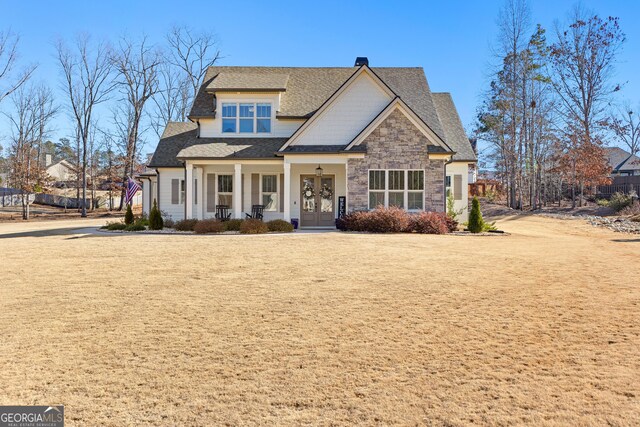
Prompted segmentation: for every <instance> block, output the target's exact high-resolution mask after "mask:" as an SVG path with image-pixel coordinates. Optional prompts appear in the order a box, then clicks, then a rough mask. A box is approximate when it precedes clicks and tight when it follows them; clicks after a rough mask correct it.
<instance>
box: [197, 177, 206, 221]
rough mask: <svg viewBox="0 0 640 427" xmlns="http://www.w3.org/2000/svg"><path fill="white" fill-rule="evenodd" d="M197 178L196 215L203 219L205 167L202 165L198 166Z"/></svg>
mask: <svg viewBox="0 0 640 427" xmlns="http://www.w3.org/2000/svg"><path fill="white" fill-rule="evenodd" d="M196 178H197V180H198V188H196V192H197V193H198V197H197V198H198V206H197V208H196V217H197V218H198V219H202V218H203V212H204V205H205V203H204V197H203V195H204V191H202V190H203V188H204V169H203V168H202V167H198V168H196Z"/></svg>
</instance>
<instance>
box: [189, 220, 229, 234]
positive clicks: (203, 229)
mask: <svg viewBox="0 0 640 427" xmlns="http://www.w3.org/2000/svg"><path fill="white" fill-rule="evenodd" d="M224 230H225V228H224V223H222V222H221V221H218V220H217V219H203V220H202V221H198V222H197V223H196V225H194V226H193V231H195V232H196V233H197V234H209V233H222V232H223V231H224Z"/></svg>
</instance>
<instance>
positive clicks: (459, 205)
mask: <svg viewBox="0 0 640 427" xmlns="http://www.w3.org/2000/svg"><path fill="white" fill-rule="evenodd" d="M446 168H447V172H446V173H447V176H449V177H451V191H453V185H454V178H453V177H454V175H461V176H462V200H456V201H455V210H456V211H459V210H461V209H462V210H463V212H462V215H460V216H459V217H458V221H459V222H465V221H467V220H468V219H469V171H468V169H469V164H468V163H467V162H453V163H450V164H448V165H447V166H446ZM445 206H446V205H445Z"/></svg>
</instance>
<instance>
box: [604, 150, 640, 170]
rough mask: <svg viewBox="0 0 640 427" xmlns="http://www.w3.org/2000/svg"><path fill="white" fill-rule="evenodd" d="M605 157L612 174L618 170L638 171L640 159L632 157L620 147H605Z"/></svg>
mask: <svg viewBox="0 0 640 427" xmlns="http://www.w3.org/2000/svg"><path fill="white" fill-rule="evenodd" d="M605 150H606V156H607V160H608V161H609V165H610V166H611V169H613V172H617V171H619V170H640V157H638V156H632V155H631V153H629V152H628V151H625V150H623V149H622V148H620V147H606V148H605Z"/></svg>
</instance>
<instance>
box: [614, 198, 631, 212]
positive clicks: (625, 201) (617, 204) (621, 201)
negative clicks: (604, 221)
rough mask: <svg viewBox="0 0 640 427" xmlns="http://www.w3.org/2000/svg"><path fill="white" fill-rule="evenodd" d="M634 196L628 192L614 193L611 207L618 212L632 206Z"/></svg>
mask: <svg viewBox="0 0 640 427" xmlns="http://www.w3.org/2000/svg"><path fill="white" fill-rule="evenodd" d="M632 203H633V198H632V197H631V196H629V195H627V194H623V193H614V194H613V196H611V198H610V199H609V207H610V208H611V209H613V210H614V211H616V212H620V211H621V210H623V209H624V208H626V207H628V206H631V204H632Z"/></svg>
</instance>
